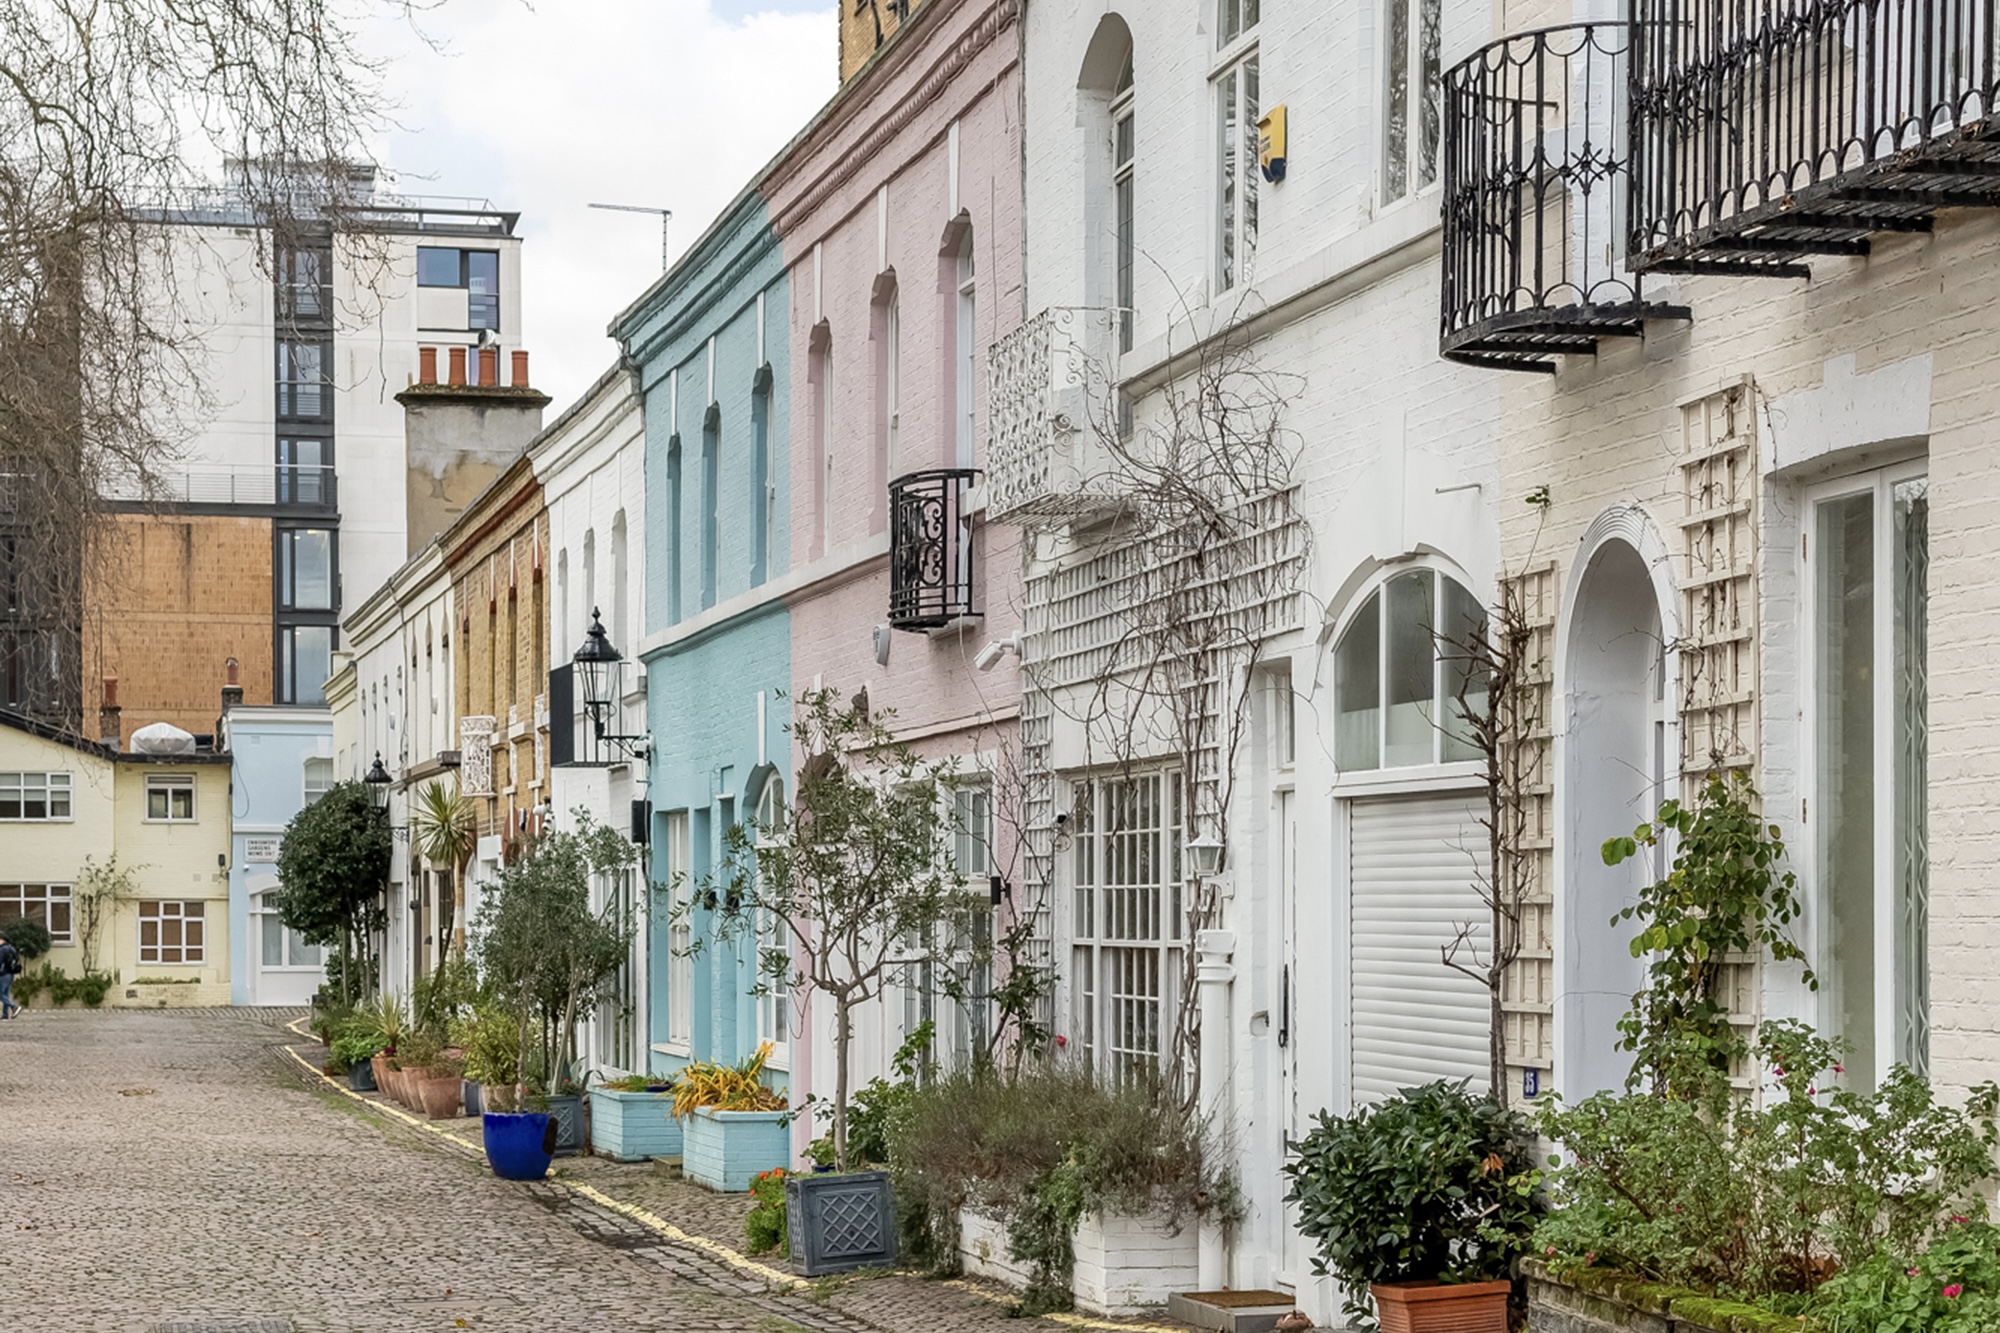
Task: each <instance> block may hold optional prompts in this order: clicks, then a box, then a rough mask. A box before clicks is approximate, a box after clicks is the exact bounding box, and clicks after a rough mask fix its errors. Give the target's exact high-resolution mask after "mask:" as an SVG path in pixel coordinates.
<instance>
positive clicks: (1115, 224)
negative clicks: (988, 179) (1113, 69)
mask: <svg viewBox="0 0 2000 1333" xmlns="http://www.w3.org/2000/svg"><path fill="white" fill-rule="evenodd" d="M1135 101H1136V90H1135V87H1134V84H1133V81H1132V52H1131V51H1130V50H1129V49H1128V50H1127V51H1126V52H1125V66H1124V68H1123V69H1122V70H1120V71H1119V75H1118V86H1117V87H1116V89H1115V90H1114V91H1113V92H1112V94H1111V227H1112V231H1113V233H1114V235H1113V241H1112V246H1113V256H1112V269H1111V272H1112V284H1113V298H1112V304H1113V306H1115V307H1116V309H1117V318H1118V351H1119V353H1120V355H1123V354H1124V353H1126V352H1129V351H1131V350H1132V344H1133V339H1134V336H1135V328H1134V326H1135V324H1136V322H1137V312H1136V310H1135V308H1134V307H1135V305H1136V302H1137V299H1138V291H1137V289H1138V281H1139V278H1138V264H1137V260H1138V254H1137V250H1136V245H1137V238H1136V237H1135V236H1134V234H1133V233H1134V232H1135V231H1136V230H1137V229H1138V218H1139V199H1138V190H1139V185H1138V163H1139V125H1138V119H1137V117H1136V115H1135V114H1134V110H1133V107H1134V103H1135Z"/></svg>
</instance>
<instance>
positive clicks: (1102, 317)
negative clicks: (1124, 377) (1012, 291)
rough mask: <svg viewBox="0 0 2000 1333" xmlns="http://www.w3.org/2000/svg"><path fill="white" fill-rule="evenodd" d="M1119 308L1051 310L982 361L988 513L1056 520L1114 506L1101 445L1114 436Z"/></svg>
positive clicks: (1109, 472)
mask: <svg viewBox="0 0 2000 1333" xmlns="http://www.w3.org/2000/svg"><path fill="white" fill-rule="evenodd" d="M1117 331H1118V312H1117V311H1115V310H1103V309H1097V308H1093V307H1077V306H1053V307H1051V308H1049V309H1047V310H1044V311H1043V312H1042V313H1041V314H1039V315H1036V316H1035V317H1034V318H1033V319H1031V320H1029V321H1028V322H1027V323H1025V324H1023V325H1022V326H1021V327H1020V328H1018V329H1015V330H1014V331H1013V332H1012V333H1010V334H1008V335H1007V336H1006V337H1004V338H1002V339H1000V341H998V342H996V343H994V344H993V347H992V349H991V350H990V351H989V352H988V354H987V358H986V366H987V371H986V373H987V422H988V430H989V433H990V438H989V439H988V441H987V444H986V492H987V501H986V503H987V512H988V514H990V515H991V516H992V517H993V518H995V519H1001V520H1006V521H1011V522H1025V523H1038V522H1039V523H1061V522H1068V521H1070V520H1072V519H1077V518H1085V517H1088V516H1090V515H1092V514H1095V513H1099V512H1101V511H1104V510H1106V509H1109V508H1111V507H1112V506H1113V505H1114V504H1115V502H1116V494H1117V493H1116V490H1115V488H1114V486H1113V484H1112V483H1113V481H1114V480H1115V477H1116V472H1117V470H1116V469H1115V468H1114V467H1112V466H1111V462H1110V459H1109V458H1108V457H1107V452H1108V451H1107V449H1106V447H1105V444H1106V441H1109V440H1113V439H1116V438H1118V435H1119V425H1118V411H1117V397H1116V395H1115V393H1114V392H1113V386H1112V379H1111V349H1112V348H1113V347H1114V346H1115V345H1116V344H1115V342H1114V341H1113V340H1114V338H1115V337H1116V336H1117Z"/></svg>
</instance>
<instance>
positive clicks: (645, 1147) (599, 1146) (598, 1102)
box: [590, 1088, 681, 1162]
mask: <svg viewBox="0 0 2000 1333" xmlns="http://www.w3.org/2000/svg"><path fill="white" fill-rule="evenodd" d="M673 1110H674V1099H673V1095H672V1094H671V1093H663V1092H614V1091H612V1090H611V1089H610V1088H592V1089H591V1090H590V1146H591V1147H592V1148H593V1149H594V1150H595V1151H596V1153H597V1155H598V1156H599V1157H609V1158H610V1159H611V1160H612V1161H614V1162H643V1161H646V1160H648V1159H650V1158H654V1157H678V1156H680V1155H681V1122H680V1121H678V1120H676V1119H674V1116H673Z"/></svg>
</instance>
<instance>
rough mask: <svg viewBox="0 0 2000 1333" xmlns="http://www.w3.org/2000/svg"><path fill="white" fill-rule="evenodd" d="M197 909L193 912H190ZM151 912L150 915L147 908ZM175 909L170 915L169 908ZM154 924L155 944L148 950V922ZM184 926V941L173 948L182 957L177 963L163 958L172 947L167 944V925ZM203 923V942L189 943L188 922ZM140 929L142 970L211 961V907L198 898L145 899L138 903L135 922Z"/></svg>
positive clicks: (193, 964)
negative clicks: (144, 968) (209, 917)
mask: <svg viewBox="0 0 2000 1333" xmlns="http://www.w3.org/2000/svg"><path fill="white" fill-rule="evenodd" d="M190 907H192V908H194V909H195V910H194V911H193V912H192V913H190V912H189V911H188V910H187V909H188V908H190ZM149 908H150V909H151V913H150V915H149V914H148V910H147V909H149ZM168 908H172V909H174V910H173V911H172V912H169V911H168V910H167V909H168ZM148 921H151V922H153V923H154V924H155V927H156V930H155V934H154V942H153V944H152V946H151V948H150V949H149V948H148V946H147V944H146V923H147V922H148ZM169 921H177V922H180V923H181V942H180V944H178V945H176V946H173V947H176V948H179V949H180V951H181V956H180V958H179V959H177V960H167V959H164V958H162V957H161V956H160V955H161V954H162V953H164V952H165V951H166V949H167V948H168V947H169V946H168V945H167V944H166V923H167V922H169ZM189 921H199V922H200V923H201V927H202V928H201V940H200V942H199V943H196V944H193V945H190V944H189V943H188V942H187V923H188V922H189ZM135 924H136V926H137V928H138V930H137V935H138V945H139V965H140V966H142V967H201V966H203V965H204V964H205V963H206V962H207V961H208V904H207V902H205V901H203V900H201V899H198V898H146V899H142V900H141V901H140V903H139V912H138V917H137V920H136V922H135Z"/></svg>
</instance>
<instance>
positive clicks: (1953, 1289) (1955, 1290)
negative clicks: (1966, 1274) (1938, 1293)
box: [1944, 1282, 1965, 1301]
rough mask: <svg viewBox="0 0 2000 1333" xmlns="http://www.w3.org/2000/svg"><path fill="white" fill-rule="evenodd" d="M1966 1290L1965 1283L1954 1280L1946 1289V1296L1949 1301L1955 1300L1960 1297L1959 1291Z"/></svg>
mask: <svg viewBox="0 0 2000 1333" xmlns="http://www.w3.org/2000/svg"><path fill="white" fill-rule="evenodd" d="M1964 1290H1965V1284H1964V1283H1961V1282H1954V1283H1952V1284H1951V1285H1950V1286H1948V1287H1946V1288H1945V1289H1944V1298H1945V1299H1946V1300H1948V1301H1955V1300H1957V1299H1958V1295H1959V1293H1960V1292H1962V1291H1964Z"/></svg>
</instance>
